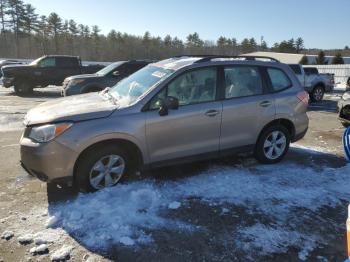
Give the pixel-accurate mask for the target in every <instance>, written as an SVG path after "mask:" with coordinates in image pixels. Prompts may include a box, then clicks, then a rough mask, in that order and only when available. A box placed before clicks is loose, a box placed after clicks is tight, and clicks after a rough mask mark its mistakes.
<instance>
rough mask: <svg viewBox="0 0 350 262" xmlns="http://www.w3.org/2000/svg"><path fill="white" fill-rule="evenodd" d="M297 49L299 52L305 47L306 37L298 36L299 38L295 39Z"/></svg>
mask: <svg viewBox="0 0 350 262" xmlns="http://www.w3.org/2000/svg"><path fill="white" fill-rule="evenodd" d="M295 49H296V52H297V53H298V54H299V53H300V51H301V50H303V49H304V39H302V38H301V37H298V38H297V40H295Z"/></svg>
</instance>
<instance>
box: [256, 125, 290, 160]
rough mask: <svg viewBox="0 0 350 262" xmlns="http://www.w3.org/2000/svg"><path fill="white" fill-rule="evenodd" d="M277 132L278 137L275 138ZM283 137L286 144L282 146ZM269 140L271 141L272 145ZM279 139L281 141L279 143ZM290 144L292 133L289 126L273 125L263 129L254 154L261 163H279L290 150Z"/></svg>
mask: <svg viewBox="0 0 350 262" xmlns="http://www.w3.org/2000/svg"><path fill="white" fill-rule="evenodd" d="M275 134H278V135H277V137H276V138H275ZM283 137H284V139H285V140H284V146H282V143H283ZM274 138H275V139H274ZM268 141H269V142H270V146H269V143H268ZM273 141H274V142H273ZM278 141H279V142H281V143H278ZM289 144H290V133H289V131H288V129H287V128H285V127H284V126H282V125H273V126H270V127H267V128H265V129H264V130H263V131H262V133H261V134H260V136H259V139H258V142H257V143H256V146H255V152H254V156H255V158H256V159H257V160H258V161H259V162H260V163H263V164H275V163H278V162H280V161H281V160H282V159H283V157H284V156H285V155H286V153H287V152H288V149H289ZM271 148H272V149H271ZM278 149H280V150H278ZM270 150H272V151H270ZM277 150H278V151H277ZM270 153H271V154H270ZM274 153H275V154H274Z"/></svg>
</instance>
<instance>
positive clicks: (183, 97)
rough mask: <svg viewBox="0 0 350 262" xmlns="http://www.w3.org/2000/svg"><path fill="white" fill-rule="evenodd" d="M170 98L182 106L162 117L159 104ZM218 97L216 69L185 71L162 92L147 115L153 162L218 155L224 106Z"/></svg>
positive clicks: (147, 132)
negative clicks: (176, 100) (175, 99)
mask: <svg viewBox="0 0 350 262" xmlns="http://www.w3.org/2000/svg"><path fill="white" fill-rule="evenodd" d="M166 96H172V97H176V98H177V99H178V100H179V105H180V106H179V108H178V109H177V110H169V113H168V115H165V116H160V115H159V113H158V109H159V101H160V99H162V98H164V97H166ZM216 97H217V68H216V67H206V68H201V69H195V70H191V71H188V72H185V73H183V74H181V75H180V76H178V77H177V78H175V79H174V80H173V81H172V82H171V83H170V84H169V85H168V86H167V87H165V88H164V89H163V90H162V91H161V92H160V93H158V95H156V96H155V97H154V98H153V99H152V101H151V105H150V110H149V111H148V112H147V113H146V114H147V117H146V139H147V147H148V153H149V156H150V161H151V162H160V161H164V160H175V159H181V158H183V157H188V156H195V155H201V154H206V153H209V152H210V153H214V154H218V150H219V137H220V124H221V113H222V103H221V102H219V101H216Z"/></svg>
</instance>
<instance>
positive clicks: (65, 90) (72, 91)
mask: <svg viewBox="0 0 350 262" xmlns="http://www.w3.org/2000/svg"><path fill="white" fill-rule="evenodd" d="M81 90H82V87H81V86H78V85H70V84H69V82H64V83H63V85H62V90H61V96H72V95H79V94H81Z"/></svg>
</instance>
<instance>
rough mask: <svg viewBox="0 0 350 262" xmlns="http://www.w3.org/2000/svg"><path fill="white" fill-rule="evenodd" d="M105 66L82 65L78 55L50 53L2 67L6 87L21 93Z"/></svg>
mask: <svg viewBox="0 0 350 262" xmlns="http://www.w3.org/2000/svg"><path fill="white" fill-rule="evenodd" d="M103 67H104V66H101V65H88V66H82V63H81V60H80V58H79V57H77V56H63V55H50V56H43V57H40V58H38V59H36V60H34V61H33V62H31V63H30V64H28V65H7V66H3V67H2V68H1V70H2V75H3V77H2V83H3V86H4V87H11V86H14V88H15V92H16V93H17V94H19V95H22V94H29V93H31V92H32V91H33V88H35V87H46V86H48V85H61V84H62V82H63V80H64V79H65V78H66V77H67V76H72V75H79V74H91V73H95V72H97V71H99V70H100V69H102V68H103Z"/></svg>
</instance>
